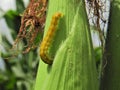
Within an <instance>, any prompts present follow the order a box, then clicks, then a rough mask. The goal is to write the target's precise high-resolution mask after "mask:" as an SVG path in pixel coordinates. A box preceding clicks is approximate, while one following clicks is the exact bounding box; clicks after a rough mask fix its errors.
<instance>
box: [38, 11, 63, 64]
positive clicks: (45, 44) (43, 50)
mask: <svg viewBox="0 0 120 90" xmlns="http://www.w3.org/2000/svg"><path fill="white" fill-rule="evenodd" d="M62 16H63V14H62V13H59V12H58V13H55V14H54V15H53V16H52V20H51V23H50V26H49V29H48V31H47V33H46V35H45V37H44V38H43V41H42V42H41V45H40V57H41V59H42V60H43V62H45V63H46V64H49V65H51V64H52V63H53V60H52V58H51V57H50V56H49V55H48V53H47V51H48V48H49V46H50V45H51V44H52V41H53V40H52V39H53V38H54V35H55V32H56V30H57V25H58V22H59V19H60V18H61V17H62Z"/></svg>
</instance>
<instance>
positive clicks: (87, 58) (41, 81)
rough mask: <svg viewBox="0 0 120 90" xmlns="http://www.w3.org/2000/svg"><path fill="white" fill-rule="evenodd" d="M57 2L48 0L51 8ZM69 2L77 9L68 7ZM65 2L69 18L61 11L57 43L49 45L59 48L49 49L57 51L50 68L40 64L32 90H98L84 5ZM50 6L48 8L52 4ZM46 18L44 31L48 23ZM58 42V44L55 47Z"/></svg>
mask: <svg viewBox="0 0 120 90" xmlns="http://www.w3.org/2000/svg"><path fill="white" fill-rule="evenodd" d="M57 1H59V4H60V2H61V3H62V2H63V1H62V0H56V1H54V0H50V3H49V4H50V6H51V5H52V4H53V3H55V2H57ZM67 1H69V2H71V3H68V2H67ZM72 1H74V3H73V4H75V3H76V5H77V6H74V5H73V7H71V5H70V4H72ZM75 1H76V2H75ZM77 1H79V2H77ZM51 2H53V3H52V4H51ZM57 3H58V2H57ZM64 3H65V5H67V3H68V6H69V7H70V8H69V9H71V8H72V9H71V10H73V12H69V14H71V15H69V14H68V11H66V12H65V11H64V10H65V9H61V12H62V13H63V14H64V17H63V20H61V23H60V26H61V27H62V26H63V27H62V28H61V27H58V29H62V30H64V31H59V32H61V33H60V35H61V36H59V35H57V37H58V38H57V39H56V38H55V40H57V41H56V42H54V44H53V45H52V46H54V45H55V44H57V45H58V47H56V48H53V47H51V51H52V52H56V54H55V58H54V61H53V65H52V66H48V65H45V64H44V63H43V62H42V61H41V62H40V64H39V69H38V74H37V79H36V85H35V90H98V78H97V72H96V66H95V60H94V56H93V48H92V44H91V37H90V31H89V25H88V21H87V16H86V11H85V6H84V2H82V1H81V0H66V1H64ZM62 5H64V4H63V3H62ZM50 6H49V9H50V8H51V7H52V6H53V5H52V6H51V7H50ZM58 6H59V8H60V7H62V6H60V5H58ZM66 7H67V6H66ZM73 8H74V9H73ZM49 13H51V12H49V11H48V15H50V16H51V14H49ZM50 16H48V17H49V18H50ZM48 17H47V22H46V28H48V26H47V24H49V23H48V22H49V21H50V19H48ZM63 21H64V23H62V22H63ZM69 24H70V25H69ZM65 25H66V26H65ZM46 28H45V30H46ZM62 32H65V34H63V33H62ZM57 34H58V32H57ZM58 42H61V43H59V44H58ZM57 48H58V49H57ZM53 49H54V50H53Z"/></svg>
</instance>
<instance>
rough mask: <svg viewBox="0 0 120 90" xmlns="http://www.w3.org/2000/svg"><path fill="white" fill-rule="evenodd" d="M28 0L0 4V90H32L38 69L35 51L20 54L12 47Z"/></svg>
mask: <svg viewBox="0 0 120 90" xmlns="http://www.w3.org/2000/svg"><path fill="white" fill-rule="evenodd" d="M28 3H29V0H4V1H2V2H1V3H0V24H1V25H0V90H33V87H34V83H35V77H36V73H37V67H38V61H39V57H38V53H37V50H33V51H30V52H29V53H27V54H22V49H23V47H24V42H23V41H21V42H20V43H19V45H18V47H17V50H12V49H11V48H12V45H13V43H14V40H15V38H16V36H17V34H18V32H19V28H20V23H21V17H20V14H22V13H23V11H24V10H25V8H26V7H27V5H28Z"/></svg>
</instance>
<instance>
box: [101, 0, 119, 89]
mask: <svg viewBox="0 0 120 90" xmlns="http://www.w3.org/2000/svg"><path fill="white" fill-rule="evenodd" d="M119 3H120V0H112V1H111V9H110V17H109V23H108V33H107V40H106V48H105V57H104V64H103V66H104V68H103V69H104V72H103V78H102V82H101V90H120V78H119V75H120V25H119V23H120V4H119Z"/></svg>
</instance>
